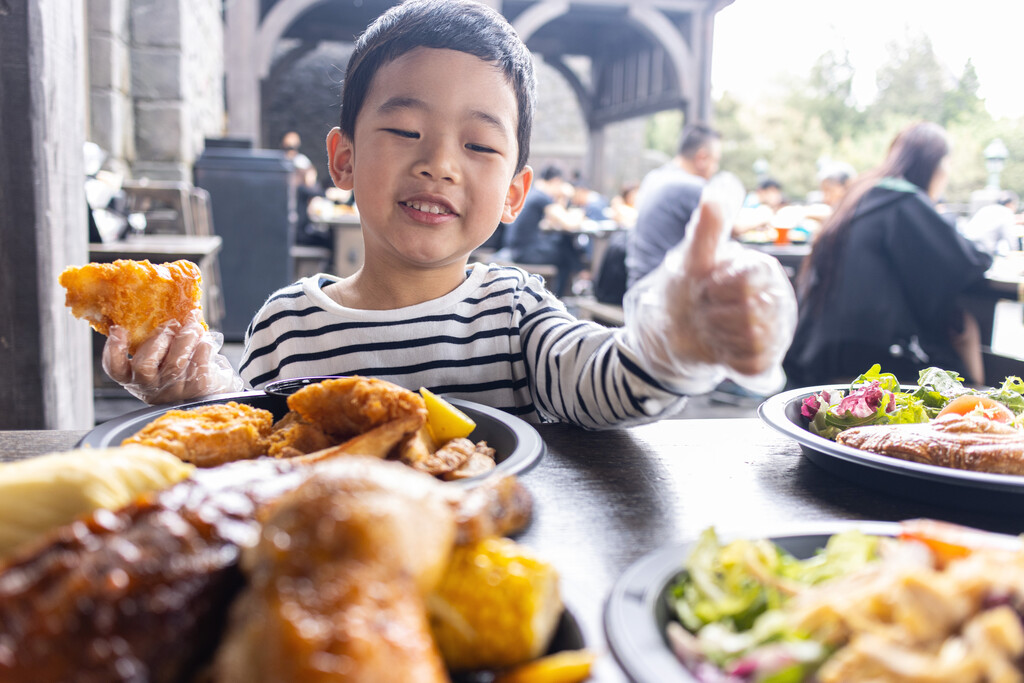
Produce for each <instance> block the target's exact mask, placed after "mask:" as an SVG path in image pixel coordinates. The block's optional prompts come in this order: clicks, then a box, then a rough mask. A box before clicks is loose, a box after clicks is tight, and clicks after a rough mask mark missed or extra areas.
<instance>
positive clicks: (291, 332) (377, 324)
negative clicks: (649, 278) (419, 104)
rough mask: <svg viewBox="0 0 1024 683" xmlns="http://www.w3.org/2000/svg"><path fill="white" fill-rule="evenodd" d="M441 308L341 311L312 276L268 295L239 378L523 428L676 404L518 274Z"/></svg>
mask: <svg viewBox="0 0 1024 683" xmlns="http://www.w3.org/2000/svg"><path fill="white" fill-rule="evenodd" d="M467 275H468V276H467V278H466V280H465V282H463V283H462V284H461V285H460V286H459V287H457V288H456V289H455V290H453V291H452V292H450V293H448V294H446V295H445V296H442V297H440V298H438V299H434V300H431V301H427V302H424V303H421V304H417V305H415V306H409V307H407V308H401V309H396V310H386V311H368V310H356V309H351V308H346V307H344V306H341V305H340V304H338V303H336V302H335V301H334V300H332V299H331V298H330V297H328V296H327V295H326V294H325V293H324V291H323V288H324V287H325V286H327V285H329V284H331V283H332V282H334V281H335V279H334V278H332V277H327V276H323V275H320V276H314V277H310V278H306V279H304V280H300V281H299V282H296V283H295V284H292V285H289V286H288V287H284V288H283V289H280V290H278V291H277V292H275V293H274V294H272V295H271V296H270V298H269V299H268V300H267V302H266V303H265V304H264V305H263V307H262V308H261V309H260V310H259V312H258V313H257V314H256V316H255V318H254V319H253V321H252V323H250V325H249V329H248V330H247V331H246V339H245V351H244V354H243V357H242V362H241V367H240V371H241V374H242V377H243V378H244V379H245V380H246V381H247V382H249V383H250V384H251V385H252V386H254V387H261V386H263V385H264V384H266V383H267V382H271V381H273V380H277V379H285V378H292V377H307V376H316V375H365V376H372V377H379V378H381V379H385V380H388V381H391V382H394V383H396V384H398V385H400V386H404V387H406V388H408V389H412V390H416V389H418V388H420V387H427V388H429V389H431V390H432V391H434V392H437V393H442V394H445V395H448V396H452V397H456V398H462V399H465V400H469V401H475V402H478V403H483V404H485V405H489V406H493V407H495V408H499V409H501V410H504V411H507V412H509V413H512V414H514V415H518V416H520V417H522V418H524V419H526V420H531V421H534V422H539V421H562V422H570V423H573V424H577V425H580V426H582V427H587V428H592V429H599V428H602V427H610V426H621V425H627V424H636V423H640V422H648V421H651V420H653V419H657V418H658V417H659V416H662V415H664V414H666V413H668V412H670V411H675V410H679V409H681V408H682V404H681V402H682V401H683V400H685V399H683V398H682V397H681V396H680V395H679V394H677V393H673V392H672V391H670V390H668V389H667V388H666V387H664V386H663V385H662V384H661V383H659V382H658V380H657V379H656V378H654V377H653V376H651V374H650V373H648V372H647V371H645V370H644V368H643V367H641V363H639V362H638V360H637V356H636V354H634V353H632V352H631V351H630V349H629V347H628V343H627V336H626V335H625V334H624V331H623V330H622V329H620V328H606V327H603V326H601V325H598V324H596V323H592V322H588V321H581V320H577V319H576V318H574V317H573V316H572V315H570V314H569V313H568V312H567V311H566V310H565V307H564V306H563V304H562V303H561V302H560V301H559V300H558V299H557V298H555V297H554V296H553V295H552V294H551V293H550V292H548V291H547V290H546V289H545V288H544V284H543V281H542V280H541V279H540V278H539V277H537V276H535V275H529V274H527V273H525V272H524V271H522V270H520V269H518V268H512V267H503V266H495V265H491V266H485V265H483V264H476V265H474V266H472V267H471V268H470V269H469V270H468V273H467Z"/></svg>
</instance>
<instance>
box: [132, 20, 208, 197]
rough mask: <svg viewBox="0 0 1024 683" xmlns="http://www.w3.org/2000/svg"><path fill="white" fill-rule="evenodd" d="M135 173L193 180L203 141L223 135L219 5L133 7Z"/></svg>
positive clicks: (166, 178) (137, 175) (137, 174)
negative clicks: (193, 171) (206, 138)
mask: <svg viewBox="0 0 1024 683" xmlns="http://www.w3.org/2000/svg"><path fill="white" fill-rule="evenodd" d="M130 14H131V36H132V47H131V90H132V96H133V99H134V104H135V107H134V116H135V150H136V158H135V163H134V164H133V174H134V175H135V176H136V177H140V178H141V177H149V178H153V179H159V180H184V181H189V182H190V181H191V180H192V164H193V163H194V162H195V160H196V157H197V156H198V155H199V153H200V152H201V151H202V149H203V140H204V138H205V137H207V136H209V137H219V136H221V135H223V132H224V105H223V87H222V85H221V76H222V74H223V68H224V58H223V27H222V25H221V18H220V3H219V2H218V0H132V4H131V11H130Z"/></svg>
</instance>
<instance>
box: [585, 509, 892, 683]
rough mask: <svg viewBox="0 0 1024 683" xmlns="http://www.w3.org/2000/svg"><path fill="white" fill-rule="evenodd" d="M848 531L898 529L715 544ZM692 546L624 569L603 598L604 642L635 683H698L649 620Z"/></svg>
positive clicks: (838, 525)
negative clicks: (605, 639)
mask: <svg viewBox="0 0 1024 683" xmlns="http://www.w3.org/2000/svg"><path fill="white" fill-rule="evenodd" d="M853 529H858V530H860V531H863V532H864V533H866V534H872V535H877V536H896V535H898V533H899V529H900V524H899V522H878V521H867V520H831V521H816V522H808V523H794V524H787V525H785V526H784V527H782V528H778V529H776V530H775V531H774V532H772V531H769V532H767V533H764V534H757V533H754V532H751V531H749V530H748V531H744V532H742V533H731V534H719V539H720V540H721V541H722V542H723V543H727V542H729V541H732V540H736V539H740V538H765V539H767V540H769V541H772V542H778V541H780V540H785V539H802V538H806V539H811V538H821V539H823V541H827V539H828V537H829V536H832V535H833V534H836V533H839V532H841V531H849V530H853ZM694 543H696V539H692V540H689V541H685V542H682V543H673V544H669V545H666V546H662V547H660V548H657V549H655V550H653V551H651V552H649V553H647V554H645V555H643V556H642V557H640V558H639V559H637V560H636V561H634V562H633V563H632V564H631V565H629V567H627V568H626V570H625V571H624V572H623V573H622V574H621V575H620V576H619V578H618V579H617V580H616V581H615V583H614V584H613V586H612V589H611V591H610V592H609V594H608V599H607V600H606V602H605V608H604V614H603V623H604V630H605V637H606V638H607V640H608V646H609V648H610V649H611V651H612V654H613V656H614V657H615V660H616V661H617V662H618V663H619V666H621V667H622V669H623V671H625V672H626V675H627V676H628V677H629V678H630V680H632V681H634V682H635V683H661V682H662V681H666V680H673V681H680V682H681V683H700V682H699V680H698V679H697V678H696V677H695V676H694V675H693V674H691V673H690V671H689V670H688V669H687V668H686V667H685V666H683V664H682V663H681V662H680V661H679V659H678V658H677V657H676V656H675V654H674V653H673V652H672V651H671V650H670V649H669V647H668V646H667V645H666V643H665V636H664V634H663V633H661V631H660V629H659V627H658V624H657V622H656V621H655V619H654V617H653V609H654V607H655V604H654V601H655V600H657V598H658V596H659V595H661V593H662V591H663V590H664V589H665V585H666V583H667V582H668V581H669V580H671V579H672V578H674V577H675V576H677V575H678V574H679V572H680V571H682V569H683V564H684V562H685V561H686V557H687V555H688V553H689V551H690V548H691V547H692V546H693V545H694ZM822 545H824V543H823V542H822Z"/></svg>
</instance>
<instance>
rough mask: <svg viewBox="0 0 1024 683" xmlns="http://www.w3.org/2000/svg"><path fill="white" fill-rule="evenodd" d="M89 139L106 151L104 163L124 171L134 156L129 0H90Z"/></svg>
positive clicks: (88, 18) (87, 17) (116, 169)
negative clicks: (106, 155)
mask: <svg viewBox="0 0 1024 683" xmlns="http://www.w3.org/2000/svg"><path fill="white" fill-rule="evenodd" d="M86 22H87V25H88V36H89V44H88V47H89V110H88V115H89V127H88V139H89V140H91V141H92V142H95V143H96V144H97V145H99V146H100V147H102V148H103V149H104V150H105V151H106V152H107V153H108V154H109V157H108V158H107V162H106V166H107V168H109V169H110V170H113V171H116V172H118V173H121V174H122V175H127V174H128V172H129V168H130V166H131V163H132V161H134V159H135V135H134V129H135V125H134V122H133V118H134V112H133V107H132V94H131V77H130V73H131V63H130V49H131V46H130V43H129V41H130V35H129V33H128V0H89V3H88V7H87V15H86Z"/></svg>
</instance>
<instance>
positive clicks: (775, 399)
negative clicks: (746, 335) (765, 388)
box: [757, 384, 1024, 495]
mask: <svg viewBox="0 0 1024 683" xmlns="http://www.w3.org/2000/svg"><path fill="white" fill-rule="evenodd" d="M849 388H850V387H849V385H843V384H823V385H819V386H814V387H802V388H797V389H791V390H789V391H784V392H782V393H779V394H775V395H774V396H770V397H769V398H767V399H765V401H764V402H762V403H761V405H759V406H758V407H757V415H758V417H759V418H760V419H761V420H762V421H763V422H764V423H765V424H767V425H768V426H769V427H771V428H773V429H775V430H776V431H778V432H780V433H782V434H784V435H786V436H788V437H790V438H791V439H793V440H794V441H796V442H797V443H798V444H800V445H801V446H803V447H804V448H802V449H801V453H802V454H803V455H804V457H807V458H808V459H812V460H813V458H811V456H809V455H808V454H807V452H806V450H805V449H811V450H812V451H814V452H815V453H817V454H818V455H820V456H823V457H825V458H833V459H836V460H841V461H845V462H848V463H852V464H854V465H859V466H862V467H865V468H869V469H874V470H880V471H883V472H886V473H889V474H896V475H900V476H906V477H910V478H914V479H920V480H924V481H929V482H937V483H943V484H954V485H966V486H969V487H971V488H977V489H983V490H996V491H1002V492H1006V493H1014V494H1022V495H1024V476H1020V475H1015V474H995V473H992V472H972V471H970V470H958V469H954V468H952V467H942V466H940V465H928V464H925V463H919V462H912V461H910V460H900V459H899V458H894V457H892V456H888V455H882V454H880V453H872V452H870V451H862V450H860V449H857V448H853V447H852V446H844V445H842V444H838V443H836V442H834V441H830V440H828V439H825V438H823V437H820V436H818V435H817V434H813V433H811V432H810V431H808V430H807V429H805V428H804V427H802V426H800V425H797V424H795V423H794V422H793V421H792V420H790V419H789V418H788V417H787V416H786V408H787V407H788V406H789V404H791V403H792V402H793V401H796V400H801V401H802V400H803V399H805V398H807V397H808V396H810V395H811V394H816V393H819V392H821V391H836V390H839V391H849ZM907 388H911V387H904V389H907Z"/></svg>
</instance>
